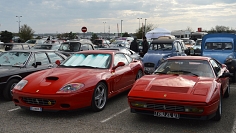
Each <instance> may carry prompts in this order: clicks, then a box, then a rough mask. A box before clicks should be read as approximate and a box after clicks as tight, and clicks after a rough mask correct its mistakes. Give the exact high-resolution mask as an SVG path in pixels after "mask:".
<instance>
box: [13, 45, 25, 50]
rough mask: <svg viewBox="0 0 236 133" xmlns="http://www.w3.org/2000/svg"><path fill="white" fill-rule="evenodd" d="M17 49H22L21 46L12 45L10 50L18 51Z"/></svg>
mask: <svg viewBox="0 0 236 133" xmlns="http://www.w3.org/2000/svg"><path fill="white" fill-rule="evenodd" d="M19 49H23V47H22V45H13V48H12V50H19Z"/></svg>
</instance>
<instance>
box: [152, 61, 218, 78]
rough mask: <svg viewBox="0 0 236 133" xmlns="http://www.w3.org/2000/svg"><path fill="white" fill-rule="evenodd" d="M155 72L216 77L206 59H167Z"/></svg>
mask: <svg viewBox="0 0 236 133" xmlns="http://www.w3.org/2000/svg"><path fill="white" fill-rule="evenodd" d="M154 73H156V74H158V73H161V74H190V75H194V76H201V77H211V78H213V77H214V74H213V72H212V69H211V67H210V64H209V63H208V62H207V61H204V60H167V61H166V62H164V63H163V64H161V65H160V66H159V67H158V68H157V69H156V71H155V72H154Z"/></svg>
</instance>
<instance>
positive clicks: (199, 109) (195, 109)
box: [185, 107, 204, 113]
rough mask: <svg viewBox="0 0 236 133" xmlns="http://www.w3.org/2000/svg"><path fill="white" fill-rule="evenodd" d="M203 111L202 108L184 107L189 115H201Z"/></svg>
mask: <svg viewBox="0 0 236 133" xmlns="http://www.w3.org/2000/svg"><path fill="white" fill-rule="evenodd" d="M203 111H204V109H203V108H198V107H185V112H189V113H202V112H203Z"/></svg>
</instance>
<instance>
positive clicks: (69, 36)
mask: <svg viewBox="0 0 236 133" xmlns="http://www.w3.org/2000/svg"><path fill="white" fill-rule="evenodd" d="M68 38H69V39H70V40H71V39H75V38H76V33H72V31H71V32H70V33H69V34H68Z"/></svg>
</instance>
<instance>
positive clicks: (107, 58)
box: [61, 53, 111, 68]
mask: <svg viewBox="0 0 236 133" xmlns="http://www.w3.org/2000/svg"><path fill="white" fill-rule="evenodd" d="M110 64H111V55H110V54H81V53H80V54H79V53H78V54H73V55H72V56H71V57H70V58H69V59H68V60H66V61H65V62H64V63H63V64H61V65H62V66H67V67H88V68H108V67H109V66H110Z"/></svg>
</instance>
